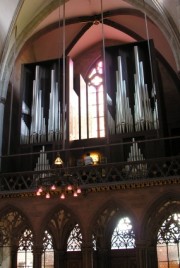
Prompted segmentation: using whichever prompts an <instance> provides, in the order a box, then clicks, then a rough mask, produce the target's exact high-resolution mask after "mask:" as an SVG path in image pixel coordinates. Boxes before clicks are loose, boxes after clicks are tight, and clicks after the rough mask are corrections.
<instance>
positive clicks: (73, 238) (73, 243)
mask: <svg viewBox="0 0 180 268" xmlns="http://www.w3.org/2000/svg"><path fill="white" fill-rule="evenodd" d="M81 244H82V234H81V230H80V228H79V225H78V224H76V225H75V227H74V229H73V230H72V231H71V233H70V235H69V238H68V241H67V251H81Z"/></svg>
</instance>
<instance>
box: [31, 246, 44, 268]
mask: <svg viewBox="0 0 180 268" xmlns="http://www.w3.org/2000/svg"><path fill="white" fill-rule="evenodd" d="M42 252H43V248H42V247H39V246H34V247H33V268H41V257H42Z"/></svg>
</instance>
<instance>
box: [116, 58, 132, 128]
mask: <svg viewBox="0 0 180 268" xmlns="http://www.w3.org/2000/svg"><path fill="white" fill-rule="evenodd" d="M117 60H118V71H117V72H116V83H117V91H116V133H124V132H132V131H133V117H132V112H131V108H130V105H129V98H128V97H127V92H126V81H125V80H124V79H123V76H122V68H123V67H122V61H121V57H120V56H119V57H118V59H117Z"/></svg>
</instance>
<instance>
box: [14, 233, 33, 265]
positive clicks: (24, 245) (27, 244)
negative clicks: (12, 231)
mask: <svg viewBox="0 0 180 268" xmlns="http://www.w3.org/2000/svg"><path fill="white" fill-rule="evenodd" d="M32 248H33V235H32V232H31V230H28V229H26V230H25V231H24V233H23V235H22V236H21V238H20V240H19V248H18V253H17V268H20V267H28V268H32V267H33V253H32Z"/></svg>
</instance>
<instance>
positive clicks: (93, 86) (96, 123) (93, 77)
mask: <svg viewBox="0 0 180 268" xmlns="http://www.w3.org/2000/svg"><path fill="white" fill-rule="evenodd" d="M88 80H89V82H88V123H89V138H99V137H104V136H105V123H104V86H103V63H102V61H99V62H97V64H96V65H95V66H94V67H93V69H92V70H91V72H90V74H89V76H88Z"/></svg>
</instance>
